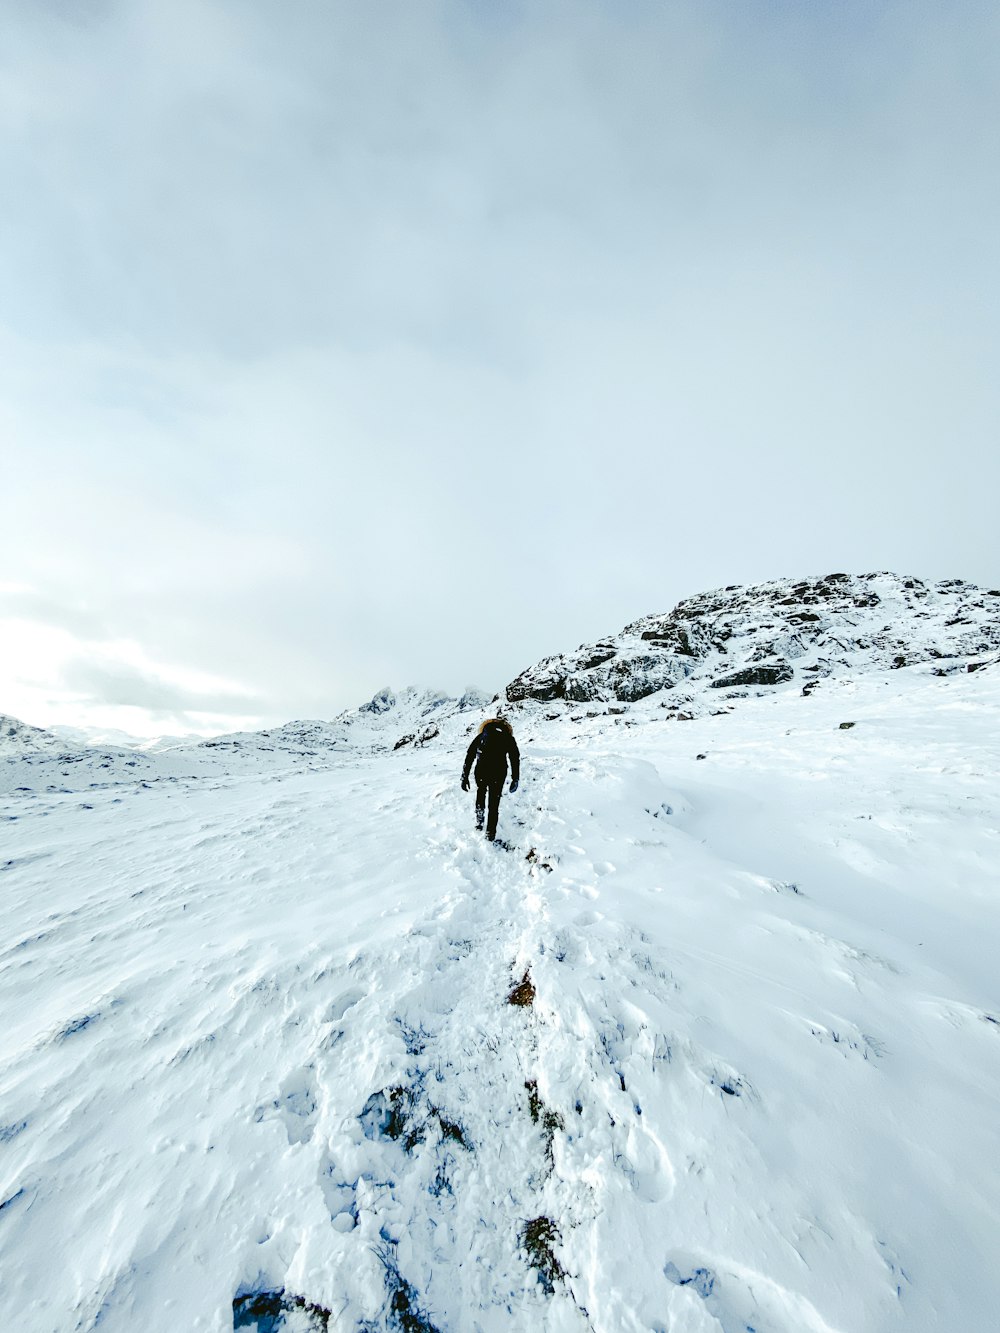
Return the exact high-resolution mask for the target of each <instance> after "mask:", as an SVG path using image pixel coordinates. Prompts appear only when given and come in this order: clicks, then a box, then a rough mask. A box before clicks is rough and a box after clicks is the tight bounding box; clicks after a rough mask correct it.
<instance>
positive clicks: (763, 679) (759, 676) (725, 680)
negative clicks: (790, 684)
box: [709, 662, 795, 690]
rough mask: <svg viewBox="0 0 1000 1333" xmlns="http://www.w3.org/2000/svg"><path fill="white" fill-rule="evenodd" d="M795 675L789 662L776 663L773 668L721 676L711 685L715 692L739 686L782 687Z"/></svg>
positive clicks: (752, 669) (755, 667)
mask: <svg viewBox="0 0 1000 1333" xmlns="http://www.w3.org/2000/svg"><path fill="white" fill-rule="evenodd" d="M794 675H795V672H794V671H793V669H792V668H791V667H790V666H789V665H788V663H787V662H776V663H774V664H772V665H771V666H753V667H745V668H744V669H743V670H742V671H734V672H732V674H731V675H728V676H720V677H719V678H718V680H713V681H710V682H709V684H710V685H711V687H712V689H715V690H728V689H731V688H733V687H734V686H737V685H781V684H782V683H783V682H784V681H786V680H791V679H792V677H793V676H794Z"/></svg>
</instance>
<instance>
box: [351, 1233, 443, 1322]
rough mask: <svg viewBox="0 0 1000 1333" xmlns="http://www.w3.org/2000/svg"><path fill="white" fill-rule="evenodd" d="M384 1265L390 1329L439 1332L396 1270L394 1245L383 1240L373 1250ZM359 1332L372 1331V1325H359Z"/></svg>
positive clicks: (404, 1279) (411, 1288)
mask: <svg viewBox="0 0 1000 1333" xmlns="http://www.w3.org/2000/svg"><path fill="white" fill-rule="evenodd" d="M376 1253H377V1254H378V1257H379V1259H380V1260H381V1261H382V1266H383V1267H384V1268H385V1286H386V1291H387V1292H388V1295H389V1309H388V1319H387V1326H388V1327H389V1328H390V1329H392V1330H393V1333H440V1330H439V1329H438V1328H437V1327H436V1326H435V1325H434V1324H432V1323H431V1320H430V1317H429V1316H428V1315H426V1314H424V1313H423V1311H422V1310H421V1309H420V1306H419V1303H418V1300H417V1293H416V1292H415V1291H414V1289H413V1287H412V1286H411V1285H410V1283H409V1282H407V1280H406V1278H405V1277H403V1275H402V1273H401V1272H400V1271H399V1266H398V1265H397V1263H396V1255H395V1245H394V1244H393V1243H391V1242H389V1243H387V1244H386V1245H385V1247H384V1248H382V1249H380V1250H378V1251H376ZM361 1328H362V1330H363V1333H376V1330H375V1326H374V1325H370V1324H365V1325H362V1326H361Z"/></svg>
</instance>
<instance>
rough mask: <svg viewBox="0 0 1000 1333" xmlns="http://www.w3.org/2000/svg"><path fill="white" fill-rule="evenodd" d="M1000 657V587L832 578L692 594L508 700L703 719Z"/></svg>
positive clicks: (550, 670)
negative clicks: (795, 690) (648, 703)
mask: <svg viewBox="0 0 1000 1333" xmlns="http://www.w3.org/2000/svg"><path fill="white" fill-rule="evenodd" d="M998 650H1000V590H989V591H986V590H984V589H982V588H977V587H976V586H975V585H974V584H971V583H965V582H964V581H963V580H961V579H946V580H944V581H942V582H941V583H938V584H926V583H924V582H923V581H922V580H920V579H916V578H901V577H899V576H898V575H896V574H889V573H886V574H861V575H853V576H852V575H848V574H828V575H826V576H825V577H824V578H812V579H802V580H800V581H798V582H796V581H794V580H791V579H784V580H779V581H775V582H772V583H761V584H757V585H755V586H752V587H746V588H740V587H731V588H722V589H720V590H718V591H716V592H711V593H703V594H702V595H701V596H698V597H689V598H688V599H687V600H686V601H683V602H681V603H679V605H678V606H676V607H675V608H674V610H673V611H671V612H670V613H669V614H668V615H663V616H645V617H644V618H643V619H642V620H638V621H636V622H635V623H634V624H632V625H628V626H626V628H625V629H624V630H622V631H621V633H620V634H618V635H615V636H612V637H610V638H607V639H602V640H601V641H600V642H598V643H596V644H585V645H583V646H581V647H580V648H578V649H577V651H576V652H575V653H570V654H566V655H560V656H557V657H549V658H546V659H544V661H542V662H540V663H538V664H537V666H534V667H530V668H529V669H528V670H527V671H525V672H523V673H522V674H521V675H520V676H518V677H517V679H516V680H514V681H512V682H511V683H510V685H508V687H507V692H506V694H507V698H508V700H510V701H511V702H521V701H523V700H537V701H542V702H549V701H559V702H562V703H582V702H587V701H603V702H607V701H615V702H619V703H632V702H635V701H636V700H639V699H647V698H650V697H651V696H653V695H657V696H658V697H659V701H660V703H661V704H662V706H663V707H669V708H672V709H674V710H675V711H680V710H682V709H688V710H690V709H691V708H692V707H693V708H694V709H695V711H698V712H703V711H705V710H706V709H711V708H718V707H719V706H720V702H721V701H722V700H734V699H739V698H744V697H746V696H747V694H748V693H756V692H759V691H760V690H761V689H762V688H773V687H774V686H776V685H784V684H785V683H786V682H795V683H797V685H798V687H799V688H805V687H806V686H808V687H809V688H810V689H816V688H818V687H819V686H820V684H821V682H822V681H823V680H824V679H826V678H827V677H830V676H834V677H836V676H852V675H856V674H857V673H858V672H859V671H867V670H870V669H872V668H873V667H892V668H894V669H898V668H900V667H904V666H908V665H912V664H913V663H916V662H928V661H931V662H935V663H936V664H937V665H936V670H938V671H942V672H947V671H952V670H956V669H962V670H964V669H966V668H967V665H968V663H969V661H970V660H975V661H978V660H980V659H981V658H983V656H984V655H985V656H987V657H989V656H992V657H994V658H995V657H996V655H997V651H998ZM709 690H711V691H712V692H713V693H712V694H709V693H708V691H709ZM668 691H669V694H667V692H668Z"/></svg>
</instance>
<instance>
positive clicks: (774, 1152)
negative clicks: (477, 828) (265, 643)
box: [0, 665, 1000, 1333]
mask: <svg viewBox="0 0 1000 1333" xmlns="http://www.w3.org/2000/svg"><path fill="white" fill-rule="evenodd" d="M713 697H714V698H715V699H718V698H719V694H718V691H716V694H715V695H714V696H713ZM414 706H416V705H414ZM423 706H424V705H423V704H421V706H420V707H421V708H423ZM727 706H728V705H727ZM446 712H447V716H445V717H444V719H443V723H442V725H441V727H440V730H439V735H438V736H436V737H435V738H434V739H433V743H426V744H423V745H420V744H418V743H417V742H418V741H419V740H420V735H421V734H422V733H421V732H419V731H417V733H416V740H414V741H408V742H407V743H406V744H404V745H402V746H401V747H400V748H399V749H393V748H392V746H391V745H390V744H386V745H385V746H383V747H381V748H379V747H377V746H375V745H371V746H368V747H367V748H366V747H364V746H358V745H355V746H354V747H353V748H352V749H350V750H349V752H341V753H336V752H335V753H332V754H328V755H327V756H326V757H325V759H324V762H323V763H322V764H319V763H318V762H317V763H316V764H315V765H313V766H309V765H307V766H305V767H303V765H302V764H301V763H296V764H293V763H292V761H291V759H290V758H289V759H287V760H286V762H285V763H284V766H282V764H281V763H279V762H278V761H277V760H276V759H275V758H274V755H273V754H272V753H270V752H269V757H268V759H267V762H263V761H261V762H258V763H256V764H250V763H246V762H241V763H232V764H230V765H229V766H228V767H227V766H226V764H225V763H223V762H221V761H220V762H219V764H217V765H216V766H215V767H214V768H204V769H203V770H199V775H184V774H183V772H182V771H181V770H177V769H176V768H175V769H172V770H170V771H169V772H167V771H166V770H165V771H164V774H163V775H161V776H160V777H158V778H156V777H153V776H150V775H149V774H146V776H145V778H144V780H143V781H139V780H136V778H135V777H134V776H131V775H130V774H129V773H128V772H121V771H119V770H118V769H117V768H116V771H115V774H114V780H112V779H111V778H110V777H107V776H106V775H105V777H106V780H105V778H102V780H101V781H99V782H96V785H93V786H92V785H91V783H92V782H95V781H96V779H94V777H93V774H92V773H91V772H90V771H89V770H88V769H87V764H86V763H80V764H77V765H76V766H75V767H74V766H72V765H70V766H68V767H67V768H66V770H65V772H66V774H67V776H63V777H60V779H59V781H58V782H57V783H49V782H46V783H44V784H41V785H39V784H35V785H32V782H31V781H30V780H29V779H30V777H31V775H32V774H33V773H36V772H38V771H39V770H38V767H37V764H36V765H34V766H33V765H32V764H31V763H30V762H29V760H28V758H26V757H25V755H24V754H21V752H20V751H18V752H17V754H18V755H20V758H17V755H15V757H14V759H12V760H11V764H10V772H11V775H12V776H11V780H10V782H9V783H8V786H9V788H10V791H9V794H8V795H5V796H2V797H0V837H2V843H3V849H2V852H0V889H2V893H3V904H4V911H5V923H6V930H5V935H4V941H3V944H2V948H0V1006H2V1013H3V1015H4V1022H3V1025H2V1028H0V1320H2V1325H3V1327H4V1328H11V1329H18V1330H29V1331H31V1333H34V1331H35V1330H38V1331H39V1333H42V1331H43V1330H59V1333H64V1331H65V1330H85V1329H92V1328H97V1327H98V1326H99V1327H100V1328H101V1329H102V1330H104V1329H106V1330H112V1331H116V1330H136V1329H144V1330H154V1331H156V1330H163V1331H164V1333H180V1331H181V1330H184V1333H187V1331H188V1330H224V1329H231V1328H233V1327H234V1325H235V1326H236V1327H245V1328H254V1327H256V1328H257V1329H258V1330H260V1333H271V1330H275V1329H279V1328H283V1329H287V1330H289V1331H291V1330H296V1329H328V1330H362V1329H364V1330H371V1331H373V1330H388V1329H400V1330H404V1333H412V1331H413V1330H416V1331H417V1333H420V1331H421V1330H423V1331H424V1333H427V1331H428V1330H431V1329H436V1330H440V1333H449V1331H457V1333H464V1331H465V1330H468V1331H469V1333H480V1331H481V1333H488V1331H490V1333H492V1330H505V1331H507V1330H511V1329H525V1330H534V1329H538V1330H553V1331H555V1330H558V1331H560V1333H562V1331H563V1330H565V1331H567V1333H569V1331H570V1330H573V1331H575V1330H587V1329H590V1330H595V1331H598V1330H599V1331H600V1333H616V1331H617V1330H643V1331H649V1333H651V1331H654V1330H656V1331H658V1333H667V1331H668V1330H669V1333H709V1331H711V1333H718V1331H719V1330H722V1333H747V1330H754V1333H825V1331H826V1330H838V1333H889V1331H891V1330H894V1329H901V1330H902V1329H905V1330H907V1331H908V1333H922V1331H926V1333H932V1331H933V1333H987V1331H988V1330H990V1329H993V1328H995V1327H997V1311H998V1309H1000V1271H998V1269H997V1266H996V1263H995V1251H996V1243H997V1238H998V1236H1000V1109H998V1108H1000V982H998V969H997V959H998V957H1000V832H998V814H997V811H998V796H1000V725H998V723H1000V670H998V669H997V668H996V667H995V666H994V667H990V668H988V669H983V670H979V671H976V672H974V673H972V674H969V673H958V672H956V673H954V674H948V675H943V676H936V675H934V674H933V667H932V665H923V666H907V667H903V668H902V669H899V670H894V671H892V670H888V669H878V670H876V669H871V670H868V671H867V672H862V673H860V674H855V675H854V676H852V677H849V678H843V679H838V678H836V677H833V678H830V679H824V681H823V686H822V688H821V689H819V690H817V691H815V692H812V693H809V694H808V695H807V696H805V697H803V695H802V692H801V689H800V688H799V687H798V686H797V685H796V686H794V687H788V688H785V689H780V690H776V691H772V692H771V693H770V694H764V695H763V696H762V697H758V698H754V697H749V698H741V699H739V701H738V707H736V709H735V711H733V712H722V711H720V712H719V713H718V714H717V715H705V716H700V717H694V718H692V719H691V720H678V719H677V718H676V717H675V716H674V714H673V712H668V711H667V710H664V709H662V708H660V707H659V706H658V704H657V703H656V701H655V700H652V701H649V702H648V705H647V704H639V705H637V706H635V707H634V708H632V709H631V710H629V711H628V712H627V713H626V714H624V715H623V714H620V713H615V714H612V713H611V712H608V711H600V712H598V715H597V716H594V717H586V716H585V715H582V716H581V715H579V714H578V715H577V716H578V717H579V719H580V720H578V721H573V720H572V718H571V716H570V714H569V713H568V711H563V712H562V713H560V714H559V716H558V717H553V718H548V719H546V716H545V715H544V712H543V706H542V705H538V706H534V705H533V706H530V707H528V706H526V707H524V708H522V709H521V710H520V711H517V710H515V711H514V712H513V713H512V717H513V720H514V724H515V730H516V732H517V735H518V739H519V742H520V744H521V751H522V756H523V774H522V784H521V789H520V791H519V792H518V793H517V794H516V795H514V796H505V798H504V802H503V804H502V806H501V829H500V832H501V836H502V837H504V838H505V839H506V840H507V841H508V843H509V848H508V849H502V848H499V847H492V846H489V845H488V844H486V843H484V842H483V841H482V840H481V838H480V837H479V836H478V835H476V834H475V832H474V830H473V821H472V809H471V804H470V802H471V798H470V797H468V796H466V795H465V794H463V793H462V792H461V791H460V789H459V784H458V777H459V770H460V766H461V761H462V757H463V754H464V749H465V745H466V743H467V735H468V733H469V731H470V728H471V727H472V726H473V725H474V724H475V723H476V722H478V720H479V719H480V717H481V716H483V712H482V711H475V712H471V713H470V712H469V711H468V710H465V711H462V710H454V709H452V710H451V711H450V712H448V711H447V710H446ZM845 723H853V724H854V725H852V726H843V725H842V724H845ZM365 725H367V723H366V724H365ZM398 730H399V728H398V727H396V731H398ZM396 731H393V732H392V737H395V736H396ZM406 734H409V732H407V733H406ZM386 735H387V736H389V733H388V732H387V733H386ZM397 738H398V737H397ZM390 739H391V737H390ZM394 743H395V740H392V744H394ZM28 748H29V749H30V747H28ZM331 748H332V749H333V750H334V751H335V750H336V746H333V747H331ZM342 750H343V747H342ZM25 753H27V751H26V752H25ZM122 762H124V761H122ZM144 762H146V761H145V760H144ZM149 762H151V763H152V762H160V763H164V764H175V765H176V763H177V762H178V761H177V759H176V756H175V755H174V754H173V753H171V754H168V755H162V756H159V757H158V758H157V757H156V756H153V757H151V758H150V760H149ZM18 765H20V767H18ZM15 770H16V771H15ZM60 772H62V770H60ZM77 772H79V773H80V774H81V777H80V780H79V781H75V780H74V774H75V773H77ZM18 774H20V778H21V780H20V781H17V780H15V779H16V778H17V775H18ZM18 786H21V787H26V788H28V790H21V791H17V790H15V788H16V787H18ZM50 787H51V788H52V789H51V790H50V789H49V788H50ZM512 999H513V1000H514V1001H520V1003H511V1000H512Z"/></svg>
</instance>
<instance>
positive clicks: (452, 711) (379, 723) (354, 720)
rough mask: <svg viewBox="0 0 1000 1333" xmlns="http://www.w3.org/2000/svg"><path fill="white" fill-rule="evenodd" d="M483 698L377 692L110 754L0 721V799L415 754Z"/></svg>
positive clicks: (462, 720) (108, 749) (462, 722)
mask: <svg viewBox="0 0 1000 1333" xmlns="http://www.w3.org/2000/svg"><path fill="white" fill-rule="evenodd" d="M486 698H487V696H486V695H484V694H482V693H480V692H478V691H475V690H468V691H466V693H465V694H463V695H462V697H461V698H460V699H450V698H448V697H447V696H446V695H444V694H440V693H438V692H435V691H427V690H416V689H412V688H411V689H407V690H403V691H402V692H401V693H400V694H399V695H398V696H397V695H395V694H394V693H393V692H392V691H391V690H390V689H388V688H386V689H383V690H380V691H379V692H378V693H377V694H376V695H375V697H374V698H373V699H372V700H371V701H370V702H368V703H366V704H362V705H361V707H360V708H355V709H350V710H348V711H346V712H344V713H341V714H339V716H337V717H336V718H334V719H333V720H332V721H330V722H321V721H303V722H289V723H286V725H285V726H282V727H274V728H271V729H268V730H265V731H254V732H237V733H234V734H232V735H226V736H215V737H212V738H211V739H210V740H195V741H188V742H186V743H184V742H176V743H174V744H166V743H163V744H160V745H157V746H155V747H150V746H148V745H141V744H139V743H138V742H137V743H135V744H134V745H131V746H127V747H125V746H121V745H117V746H108V745H93V744H83V743H81V742H80V741H76V742H73V741H72V740H70V739H69V738H68V737H67V736H66V735H65V733H64V732H63V734H59V735H57V734H55V733H53V732H48V731H44V730H42V729H40V728H38V727H29V726H26V725H25V724H24V723H23V722H18V721H17V720H16V719H15V718H10V717H6V716H3V715H0V792H21V793H22V794H23V793H29V792H69V791H82V790H96V789H99V788H102V787H105V786H108V785H109V784H111V785H115V784H118V783H123V782H125V783H128V782H143V783H156V782H177V781H179V780H182V779H185V778H199V777H200V778H208V777H212V776H213V775H215V776H216V777H221V776H224V775H227V774H232V775H235V774H237V773H242V774H244V775H245V776H252V775H253V774H255V773H261V774H262V773H277V772H284V771H286V770H288V769H298V770H312V769H323V768H329V767H330V766H335V765H341V764H343V763H345V762H350V761H352V760H353V759H356V758H357V757H358V756H359V755H362V754H377V753H379V752H381V751H384V750H391V749H396V748H404V747H406V746H413V747H416V748H420V747H421V746H423V745H426V744H429V743H430V742H431V741H433V740H434V739H435V738H436V737H438V736H439V735H441V734H442V728H443V729H444V730H445V731H447V732H448V733H449V735H450V734H451V733H452V732H454V731H455V728H456V726H458V727H460V728H461V727H463V726H464V727H465V729H466V730H467V729H468V728H469V727H470V726H471V725H472V718H473V715H475V717H476V719H477V720H478V717H479V711H478V710H481V708H482V705H483V704H484V702H485V701H486Z"/></svg>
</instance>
